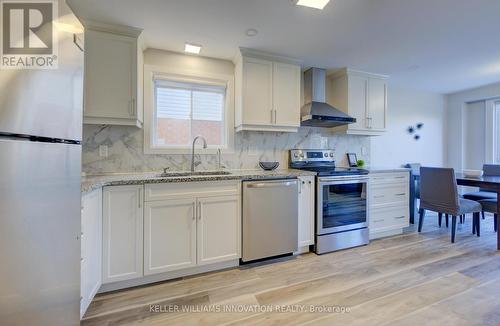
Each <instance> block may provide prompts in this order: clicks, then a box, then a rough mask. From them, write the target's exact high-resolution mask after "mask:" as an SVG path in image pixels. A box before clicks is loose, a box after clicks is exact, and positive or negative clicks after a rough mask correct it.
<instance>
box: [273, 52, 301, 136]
mask: <svg viewBox="0 0 500 326" xmlns="http://www.w3.org/2000/svg"><path fill="white" fill-rule="evenodd" d="M273 108H274V114H275V116H274V123H275V124H276V125H278V126H284V127H292V128H296V127H298V126H300V67H299V66H297V65H292V64H287V63H280V62H275V63H273Z"/></svg>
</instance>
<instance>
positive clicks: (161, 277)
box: [98, 259, 239, 293]
mask: <svg viewBox="0 0 500 326" xmlns="http://www.w3.org/2000/svg"><path fill="white" fill-rule="evenodd" d="M237 266H239V259H236V260H231V261H227V262H223V263H217V264H212V265H204V266H197V267H193V268H188V269H183V270H178V271H172V272H167V273H161V274H157V275H149V276H144V277H141V278H137V279H134V280H126V281H120V282H114V283H107V284H103V285H102V286H101V288H100V289H99V292H98V293H104V292H109V291H115V290H121V289H126V288H130V287H134V286H139V285H145V284H150V283H156V282H161V281H167V280H171V279H174V278H179V277H184V276H190V275H195V274H202V273H207V272H213V271H217V270H221V269H228V268H233V267H237Z"/></svg>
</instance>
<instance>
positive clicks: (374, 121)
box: [327, 69, 387, 136]
mask: <svg viewBox="0 0 500 326" xmlns="http://www.w3.org/2000/svg"><path fill="white" fill-rule="evenodd" d="M329 85H330V87H329V90H328V92H327V93H328V103H329V104H331V105H333V106H334V107H336V108H338V109H340V110H342V111H343V112H345V113H347V114H349V115H350V116H351V117H353V118H356V123H352V124H349V125H345V126H340V127H336V128H335V130H336V131H339V132H343V133H347V134H353V135H367V136H377V135H381V134H382V133H383V132H385V129H386V127H387V125H386V124H387V122H386V121H387V120H386V119H387V76H383V75H376V74H370V73H365V72H359V71H354V70H350V69H342V70H341V71H339V72H337V73H335V74H333V75H332V76H331V77H330V81H329Z"/></svg>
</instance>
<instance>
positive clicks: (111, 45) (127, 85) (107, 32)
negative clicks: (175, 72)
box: [84, 22, 143, 127]
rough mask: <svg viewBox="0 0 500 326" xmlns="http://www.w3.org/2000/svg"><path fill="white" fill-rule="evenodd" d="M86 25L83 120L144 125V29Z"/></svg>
mask: <svg viewBox="0 0 500 326" xmlns="http://www.w3.org/2000/svg"><path fill="white" fill-rule="evenodd" d="M85 25H86V26H85V27H86V29H85V101H84V123H86V124H109V125H129V126H137V127H142V121H143V112H142V111H143V109H142V74H143V68H142V67H143V63H142V48H141V46H140V44H139V35H140V33H141V30H138V29H135V28H129V27H121V26H120V27H116V26H108V25H103V24H97V23H90V22H88V23H86V24H85Z"/></svg>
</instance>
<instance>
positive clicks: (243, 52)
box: [233, 47, 302, 66]
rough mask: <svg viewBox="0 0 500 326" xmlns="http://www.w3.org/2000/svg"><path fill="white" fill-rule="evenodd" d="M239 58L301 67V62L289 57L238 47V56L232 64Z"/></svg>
mask: <svg viewBox="0 0 500 326" xmlns="http://www.w3.org/2000/svg"><path fill="white" fill-rule="evenodd" d="M241 57H251V58H255V59H263V60H269V61H276V62H282V63H289V64H294V65H298V66H301V65H302V61H301V60H299V59H296V58H290V57H287V56H284V55H280V54H275V53H269V52H264V51H260V50H255V49H250V48H245V47H240V50H239V52H238V54H237V55H236V57H235V58H234V60H233V62H234V63H235V64H236V63H237V62H238V61H240V60H241Z"/></svg>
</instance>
